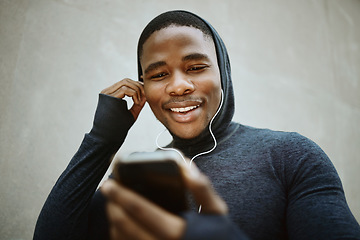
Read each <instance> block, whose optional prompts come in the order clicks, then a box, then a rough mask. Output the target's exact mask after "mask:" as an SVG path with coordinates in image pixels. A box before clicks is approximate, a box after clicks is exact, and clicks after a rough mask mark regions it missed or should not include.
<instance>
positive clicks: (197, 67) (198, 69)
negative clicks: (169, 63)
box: [187, 65, 208, 72]
mask: <svg viewBox="0 0 360 240" xmlns="http://www.w3.org/2000/svg"><path fill="white" fill-rule="evenodd" d="M206 68H208V66H207V65H193V66H190V67H189V68H188V70H187V71H188V72H202V71H204V70H205V69H206Z"/></svg>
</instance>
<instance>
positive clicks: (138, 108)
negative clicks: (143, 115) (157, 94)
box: [130, 96, 146, 120]
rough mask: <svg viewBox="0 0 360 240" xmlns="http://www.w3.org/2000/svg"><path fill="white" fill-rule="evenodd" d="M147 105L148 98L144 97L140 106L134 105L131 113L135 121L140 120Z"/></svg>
mask: <svg viewBox="0 0 360 240" xmlns="http://www.w3.org/2000/svg"><path fill="white" fill-rule="evenodd" d="M145 103H146V98H145V96H143V97H142V99H141V101H140V103H139V104H133V106H132V107H131V108H130V112H131V114H132V115H133V116H134V119H135V120H136V119H137V118H138V116H139V114H140V112H141V110H142V109H143V107H144V105H145Z"/></svg>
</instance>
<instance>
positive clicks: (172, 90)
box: [166, 72, 195, 96]
mask: <svg viewBox="0 0 360 240" xmlns="http://www.w3.org/2000/svg"><path fill="white" fill-rule="evenodd" d="M194 90H195V86H194V84H193V83H192V81H191V79H189V76H186V74H183V73H181V72H175V73H173V75H172V76H171V78H170V81H169V83H168V85H167V86H166V92H167V93H168V94H169V95H170V96H182V95H186V94H190V93H192V92H193V91H194Z"/></svg>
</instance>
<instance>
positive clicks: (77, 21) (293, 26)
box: [0, 0, 360, 240]
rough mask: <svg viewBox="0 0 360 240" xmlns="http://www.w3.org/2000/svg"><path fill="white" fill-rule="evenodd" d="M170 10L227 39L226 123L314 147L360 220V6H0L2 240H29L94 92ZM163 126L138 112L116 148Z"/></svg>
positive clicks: (144, 140) (39, 2) (284, 2)
mask: <svg viewBox="0 0 360 240" xmlns="http://www.w3.org/2000/svg"><path fill="white" fill-rule="evenodd" d="M176 2H179V3H176ZM171 9H186V10H190V11H193V12H195V13H197V14H199V15H200V16H202V17H204V18H205V19H207V20H208V21H209V22H210V23H212V24H213V25H214V27H215V28H216V29H217V30H218V32H219V33H220V35H221V36H222V38H223V40H224V42H225V43H226V45H227V48H228V51H229V54H230V59H231V63H232V69H233V82H234V86H235V93H236V115H235V118H234V120H235V121H238V122H241V123H243V124H246V125H251V126H255V127H264V128H271V129H276V130H285V131H297V132H299V133H301V134H303V135H305V136H307V137H309V138H310V139H312V140H314V141H315V142H317V143H318V144H319V145H320V146H321V147H322V148H323V149H324V151H325V152H326V153H327V154H328V155H329V156H330V158H331V160H332V161H333V163H334V165H335V167H336V168H337V170H338V172H339V175H340V177H341V179H342V182H343V185H344V188H345V193H346V197H347V199H348V203H349V205H350V207H351V209H352V212H353V214H354V215H355V216H356V218H357V220H358V221H359V220H360V187H359V183H360V174H359V170H360V161H359V157H358V156H359V154H360V127H359V123H360V54H359V51H360V49H359V47H360V28H359V26H360V1H358V0H352V1H351V0H342V1H340V0H338V1H337V0H313V1H311V0H303V1H297V0H292V1H288V0H256V1H249V0H231V1H230V0H224V1H215V0H209V1H204V0H198V1H189V0H182V1H167V0H153V1H150V0H149V1H142V0H131V1H130V0H129V1H125V0H102V1H100V0H0V81H1V88H0V124H1V125H0V171H1V172H0V182H1V185H0V207H1V214H0V239H7V240H8V239H10V240H20V239H31V238H32V234H33V230H34V225H35V222H36V219H37V216H38V214H39V211H40V209H41V207H42V205H43V203H44V201H45V199H46V197H47V195H48V193H49V191H50V189H51V188H52V186H53V185H54V183H55V181H56V180H57V178H58V176H59V175H60V174H61V172H62V171H63V170H64V169H65V167H66V166H67V164H68V162H69V161H70V159H71V157H72V156H73V155H74V153H75V152H76V150H77V148H78V147H79V145H80V143H81V141H82V138H83V136H84V134H85V133H86V132H88V131H89V130H90V129H91V126H92V120H93V114H94V112H95V109H96V104H97V98H98V97H97V95H98V93H99V92H100V91H101V90H102V89H104V88H105V87H108V86H109V85H111V84H113V83H115V82H116V81H119V80H121V79H122V78H124V77H130V78H136V72H137V69H136V44H137V39H138V36H139V35H140V32H141V30H142V29H143V27H144V26H145V25H146V24H147V23H148V22H149V21H150V20H151V19H152V18H153V17H155V16H156V15H158V14H159V13H161V12H163V11H166V10H171ZM162 129H163V128H162V126H161V125H160V124H159V123H158V122H157V121H156V120H155V119H154V117H153V116H152V114H151V112H150V110H149V108H148V106H146V109H145V110H144V111H143V112H142V113H141V116H140V119H139V121H138V122H136V124H135V125H134V127H133V128H132V129H131V131H130V133H129V136H128V138H127V140H126V142H125V144H124V146H123V148H122V149H121V150H120V151H122V152H132V151H136V150H140V151H143V150H144V151H145V150H154V149H155V148H156V146H155V137H156V135H157V134H158V132H160V131H161V130H162ZM162 140H163V141H164V143H165V140H164V139H162Z"/></svg>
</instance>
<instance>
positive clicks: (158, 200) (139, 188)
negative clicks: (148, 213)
mask: <svg viewBox="0 0 360 240" xmlns="http://www.w3.org/2000/svg"><path fill="white" fill-rule="evenodd" d="M179 161H183V159H182V157H181V156H180V154H179V153H177V152H175V151H163V150H158V151H155V152H135V153H132V154H130V155H129V156H128V157H126V158H120V159H118V160H117V162H116V163H115V166H114V170H113V176H114V177H115V179H116V180H117V181H119V183H120V184H122V185H124V186H126V187H128V188H130V189H132V190H133V191H135V192H137V193H139V194H141V195H142V196H144V197H146V198H147V199H149V200H150V201H152V202H154V203H155V204H158V205H159V206H160V207H162V208H164V209H165V210H167V211H170V212H172V213H174V214H179V213H181V212H184V211H186V210H188V202H187V195H186V188H185V184H184V181H183V178H182V175H181V171H180V167H179Z"/></svg>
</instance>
